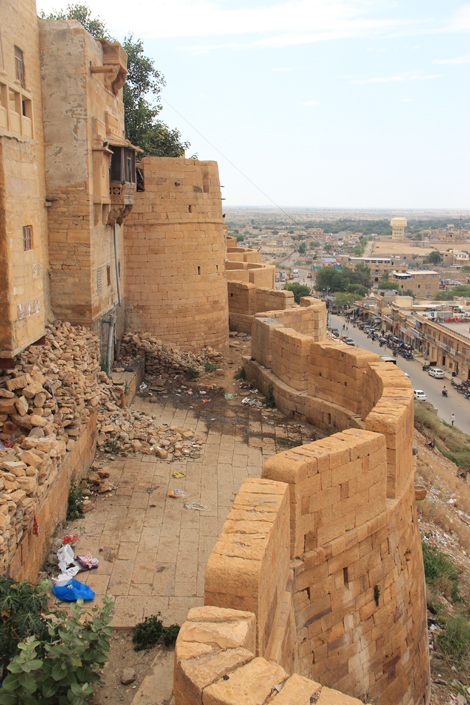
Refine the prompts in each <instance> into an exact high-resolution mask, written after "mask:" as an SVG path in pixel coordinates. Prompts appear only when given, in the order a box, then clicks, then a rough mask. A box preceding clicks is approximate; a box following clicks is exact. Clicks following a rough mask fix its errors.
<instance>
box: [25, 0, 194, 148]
mask: <svg viewBox="0 0 470 705" xmlns="http://www.w3.org/2000/svg"><path fill="white" fill-rule="evenodd" d="M39 16H40V17H41V18H43V19H47V20H78V22H80V24H81V25H82V26H83V27H84V28H85V29H86V30H87V32H89V33H90V34H91V35H92V36H93V37H96V38H101V37H104V38H106V39H109V40H111V41H114V40H113V38H112V37H111V36H110V34H109V32H108V30H107V27H106V23H105V22H104V21H103V20H102V19H101V18H100V17H92V9H91V8H90V7H89V6H88V5H86V4H85V3H79V2H78V3H70V4H69V5H67V9H66V10H58V11H57V10H55V11H53V12H51V13H49V14H48V15H46V14H45V12H44V11H43V10H41V11H40V13H39ZM122 46H123V47H124V49H125V51H126V52H127V70H128V74H127V81H126V83H125V84H124V88H123V101H124V125H125V128H126V136H127V138H128V139H129V140H130V141H131V142H132V144H134V145H136V146H137V147H140V148H141V149H142V150H143V153H144V155H149V156H155V157H182V156H184V152H185V150H186V149H188V148H189V146H190V143H189V142H183V141H182V139H181V133H180V132H179V130H177V129H170V128H169V127H168V126H167V125H165V123H164V122H162V121H161V120H158V115H159V113H160V112H161V110H162V105H161V103H160V94H161V91H162V88H164V86H165V85H166V83H165V78H164V76H163V74H161V73H160V71H157V69H156V68H155V64H154V61H153V59H151V58H150V57H148V56H146V55H145V54H144V45H143V42H142V40H141V39H134V36H133V34H128V35H127V36H126V37H125V39H124V42H123V43H122ZM149 96H150V99H149ZM191 158H192V159H197V155H196V154H194V155H193V156H192V157H191Z"/></svg>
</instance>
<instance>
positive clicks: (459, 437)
mask: <svg viewBox="0 0 470 705" xmlns="http://www.w3.org/2000/svg"><path fill="white" fill-rule="evenodd" d="M415 425H416V428H417V429H418V431H420V430H421V429H422V428H423V427H424V428H426V429H428V430H429V431H431V433H432V434H433V435H434V436H435V438H436V447H437V448H438V450H439V451H440V452H441V453H442V455H444V456H445V457H446V458H449V460H451V461H452V462H453V463H455V464H456V465H457V466H458V467H461V468H466V469H467V470H470V437H469V436H467V435H466V434H465V433H463V432H462V431H460V430H459V429H458V428H456V427H455V426H451V425H450V424H448V423H446V422H445V421H442V420H441V419H439V418H438V417H437V416H435V414H433V413H432V412H430V411H428V409H426V408H425V407H424V406H421V405H419V404H416V405H415ZM438 441H441V442H440V443H439V442H438ZM443 444H444V445H443ZM444 446H445V447H444Z"/></svg>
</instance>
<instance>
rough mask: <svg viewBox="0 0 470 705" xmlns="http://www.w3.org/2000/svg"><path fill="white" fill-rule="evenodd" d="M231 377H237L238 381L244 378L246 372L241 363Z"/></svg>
mask: <svg viewBox="0 0 470 705" xmlns="http://www.w3.org/2000/svg"><path fill="white" fill-rule="evenodd" d="M233 379H239V380H240V381H244V380H245V379H246V372H245V368H244V367H243V365H242V366H241V367H240V369H239V370H238V372H237V373H236V374H234V375H233Z"/></svg>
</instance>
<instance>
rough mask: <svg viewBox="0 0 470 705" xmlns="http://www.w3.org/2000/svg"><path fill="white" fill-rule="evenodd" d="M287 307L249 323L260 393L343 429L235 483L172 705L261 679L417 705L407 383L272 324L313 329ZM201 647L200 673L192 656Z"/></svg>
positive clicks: (286, 699)
mask: <svg viewBox="0 0 470 705" xmlns="http://www.w3.org/2000/svg"><path fill="white" fill-rule="evenodd" d="M303 303H304V306H305V303H309V302H308V301H307V302H303ZM312 308H313V309H314V310H315V309H316V312H317V315H318V316H319V317H320V318H321V315H322V311H321V309H320V308H319V307H318V303H316V304H313V305H311V306H305V308H304V309H303V311H304V312H305V313H307V312H308V311H309V310H310V309H312ZM299 313H302V309H293V310H289V311H277V312H270V313H269V317H255V319H254V323H253V337H252V356H253V357H254V358H255V359H254V360H249V359H248V358H247V359H246V361H245V368H246V370H247V372H248V374H249V375H250V374H251V373H253V374H256V375H257V379H258V380H259V381H260V382H261V383H262V384H264V385H265V386H267V384H268V383H270V382H271V383H273V388H274V396H275V398H276V404H277V406H280V407H281V408H282V407H284V408H285V409H286V410H288V409H289V408H290V409H291V410H292V413H296V411H295V409H297V410H298V411H297V413H298V414H299V415H302V416H304V417H307V418H311V417H313V418H315V419H319V420H320V421H321V422H322V423H323V424H324V426H325V427H326V428H328V429H333V428H334V427H335V425H337V424H339V425H340V427H341V426H342V428H343V429H344V430H342V431H340V432H339V433H336V434H335V435H332V436H330V437H328V438H325V439H323V440H320V441H316V442H314V443H310V444H308V445H305V446H301V447H299V448H294V449H292V450H288V451H285V452H284V453H280V454H278V455H276V456H274V457H273V458H270V459H269V460H268V461H266V463H265V464H264V466H263V471H262V479H261V480H246V481H245V482H244V483H243V485H242V487H241V489H240V492H239V493H238V495H237V497H236V499H235V502H234V504H233V508H232V510H231V511H230V513H229V515H228V517H227V520H226V522H225V524H224V527H223V529H222V533H221V535H220V537H219V540H218V542H217V544H216V546H215V548H214V550H213V552H212V554H211V556H210V558H209V561H208V564H207V567H206V576H205V604H206V605H207V606H208V607H206V608H202V609H203V610H208V611H206V612H201V614H197V615H194V617H193V616H191V615H190V623H189V624H188V623H186V624H185V625H184V626H183V629H182V632H181V636H180V638H179V640H178V644H177V652H176V675H175V694H176V705H180V703H181V704H183V703H184V704H185V703H189V702H191V703H192V702H207V703H209V702H217V703H223V704H224V705H228V704H229V703H235V702H240V699H239V694H238V699H237V693H236V691H235V690H234V688H235V687H241V688H242V691H240V692H244V693H245V692H246V693H248V692H249V693H250V695H251V694H252V692H255V693H256V695H255V696H254V697H255V700H254V701H255V702H258V700H256V697H258V693H259V692H260V691H258V690H257V689H258V688H261V687H263V688H264V687H266V688H268V689H269V688H272V684H271V681H270V677H271V675H272V677H273V678H275V677H277V678H278V685H279V695H275V697H274V701H273V702H276V701H277V702H279V703H284V704H285V705H287V703H290V702H308V699H306V692H307V691H308V688H312V687H313V685H312V681H308V680H307V679H313V684H315V682H317V681H318V682H320V683H321V684H322V686H317V687H318V688H320V687H323V690H322V691H321V694H320V699H319V700H318V702H322V703H323V702H325V703H326V702H329V701H328V700H327V699H326V698H327V696H328V697H329V698H332V700H331V702H341V703H349V702H356V701H354V700H349V698H348V696H349V697H350V698H360V699H361V701H362V702H365V701H368V700H370V701H371V702H374V703H376V704H377V705H425V704H426V703H429V698H430V679H429V658H428V646H427V629H426V599H425V582H424V569H423V561H422V554H421V543H420V537H419V530H418V524H417V515H416V505H415V495H414V474H415V472H414V471H415V468H414V463H413V456H412V440H413V391H412V389H411V384H410V382H409V380H408V379H407V378H406V377H405V376H404V375H403V373H402V372H401V371H400V370H399V369H398V368H397V367H395V366H394V365H388V364H387V363H381V362H380V360H378V358H377V356H375V355H371V354H369V353H366V352H364V351H360V350H357V349H351V348H349V347H348V346H345V345H342V344H337V343H336V344H335V343H330V342H329V341H319V342H315V340H314V339H313V340H312V335H311V334H310V335H307V334H306V333H305V332H303V331H302V330H295V329H294V328H287V327H286V326H285V325H284V321H286V322H287V321H289V322H290V323H291V324H293V325H297V327H298V328H302V326H303V327H304V330H305V329H310V328H311V325H312V315H311V314H310V315H309V316H307V318H306V319H304V320H302V319H301V318H300V317H299ZM323 315H324V313H323ZM271 316H272V317H271ZM274 316H276V317H274ZM317 324H318V322H317ZM314 395H319V396H314ZM348 426H349V428H348ZM274 547H276V550H274ZM288 554H289V555H288ZM209 606H210V607H209ZM214 607H217V608H219V609H220V612H217V611H213V608H214ZM226 609H228V610H240V611H239V612H233V611H231V612H227V613H225V612H222V610H226ZM211 610H212V611H211ZM253 616H254V618H255V619H254V620H253ZM193 619H194V622H200V624H198V625H195V624H194V623H193ZM206 620H207V621H206ZM208 622H209V623H212V622H217V623H218V626H217V628H215V631H216V632H217V633H218V634H223V635H224V636H227V635H228V631H229V632H230V635H232V634H234V633H235V632H236V633H237V634H238V636H239V637H241V636H242V634H243V638H246V639H248V634H249V640H248V641H245V642H244V643H243V646H242V644H241V643H240V642H239V643H237V644H235V643H234V642H233V643H232V644H231V646H230V648H231V649H233V650H232V651H231V652H230V654H231V656H230V658H228V654H224V655H223V656H222V655H221V653H220V651H221V648H222V645H221V642H220V637H217V639H219V641H218V643H217V645H215V644H214V642H217V639H215V640H214V637H213V631H212V630H213V629H214V627H213V626H212V625H211V624H207V623H208ZM220 623H223V625H224V626H223V627H221V626H220ZM242 625H243V626H242ZM248 625H249V627H248ZM232 629H233V630H234V631H233V632H232ZM189 641H190V642H191V650H190V649H189V643H187V642H189ZM253 642H254V643H253ZM225 645H227V642H225ZM238 647H242V648H243V649H246V650H247V651H249V654H247V653H246V651H243V652H241V651H240V650H238V651H237V649H238ZM202 654H204V662H205V663H206V662H207V660H209V661H210V664H211V665H210V667H209V668H208V669H206V667H205V666H204V668H202V666H201V662H200V661H199V662H198V658H199V657H200V655H202ZM206 659H207V660H206ZM278 667H282V669H284V670H283V672H281V671H277V670H276V669H277V668H278ZM269 669H273V671H272V673H271V672H270V670H269ZM274 673H275V674H276V676H274V675H273V674H274ZM293 673H296V674H297V675H295V676H293V678H294V679H298V678H300V677H302V678H304V679H305V680H302V681H301V682H302V687H303V688H304V689H307V690H304V691H303V693H304V694H303V695H302V696H300V695H299V694H297V691H292V692H291V691H290V690H289V687H290V685H289V684H290V683H291V682H292V681H291V679H289V678H288V674H293ZM209 675H210V677H209ZM205 679H207V680H205ZM295 683H297V684H299V681H298V680H295ZM198 688H199V690H197V689H198ZM328 688H334V689H336V690H334V691H333V690H328ZM195 689H196V690H195ZM196 691H197V693H198V696H197V698H196V699H193V700H191V699H190V697H189V692H192V693H193V695H194V693H195V692H196ZM337 691H340V692H337ZM268 692H271V691H269V690H268ZM308 692H310V691H308ZM342 693H346V694H347V695H343V694H342ZM202 694H203V695H202ZM263 694H264V691H263ZM216 696H217V697H218V699H217V700H216V699H214V700H211V698H215V697H216ZM294 696H295V697H298V698H299V699H298V700H295V699H291V698H294ZM266 697H267V696H266V695H265V696H264V698H261V696H260V699H259V702H260V703H261V702H265V698H266ZM315 697H316V696H315ZM324 697H325V699H324V700H323V699H322V698H324Z"/></svg>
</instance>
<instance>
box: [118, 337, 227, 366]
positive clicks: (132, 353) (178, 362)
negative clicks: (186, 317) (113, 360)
mask: <svg viewBox="0 0 470 705" xmlns="http://www.w3.org/2000/svg"><path fill="white" fill-rule="evenodd" d="M121 355H122V356H128V357H136V356H139V355H140V356H142V357H144V358H145V371H146V373H147V374H148V375H165V374H179V373H181V372H185V371H186V370H187V369H188V367H193V368H194V369H196V370H197V371H198V372H203V371H204V365H205V363H206V362H208V361H209V362H212V363H215V364H217V363H220V362H221V361H222V359H223V356H222V353H220V352H217V350H214V349H213V348H211V347H210V346H207V347H206V348H204V349H203V350H202V351H201V353H200V354H195V353H191V352H184V351H182V350H180V349H179V348H177V347H176V346H175V345H170V344H169V343H163V342H162V341H161V340H158V338H155V337H154V336H152V334H151V333H142V334H140V335H137V334H135V333H127V334H126V335H125V336H124V337H123V339H122V341H121Z"/></svg>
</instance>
